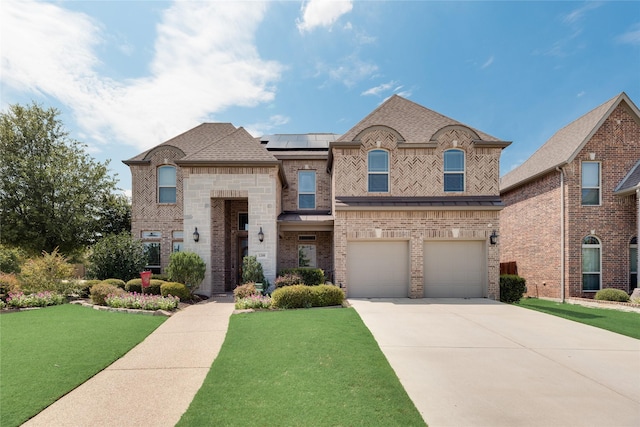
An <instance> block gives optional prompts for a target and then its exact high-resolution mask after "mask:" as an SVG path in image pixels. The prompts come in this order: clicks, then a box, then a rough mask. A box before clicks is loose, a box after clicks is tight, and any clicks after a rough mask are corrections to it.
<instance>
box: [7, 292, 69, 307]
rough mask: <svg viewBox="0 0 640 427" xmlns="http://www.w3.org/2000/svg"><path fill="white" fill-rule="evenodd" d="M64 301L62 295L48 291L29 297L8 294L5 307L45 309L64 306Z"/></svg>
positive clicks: (22, 294)
mask: <svg viewBox="0 0 640 427" xmlns="http://www.w3.org/2000/svg"><path fill="white" fill-rule="evenodd" d="M65 301H66V298H65V297H64V296H63V295H60V294H56V293H54V292H50V291H43V292H38V293H34V294H29V295H27V294H25V293H24V292H16V293H10V294H9V297H8V298H7V302H6V305H7V307H11V308H26V307H47V306H50V305H60V304H64V303H65Z"/></svg>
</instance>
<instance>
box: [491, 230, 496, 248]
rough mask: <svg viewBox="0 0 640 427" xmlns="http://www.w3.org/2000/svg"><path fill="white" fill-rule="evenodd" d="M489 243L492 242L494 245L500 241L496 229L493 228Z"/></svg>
mask: <svg viewBox="0 0 640 427" xmlns="http://www.w3.org/2000/svg"><path fill="white" fill-rule="evenodd" d="M489 243H491V244H492V245H495V244H496V243H498V234H496V230H493V231H492V232H491V236H489Z"/></svg>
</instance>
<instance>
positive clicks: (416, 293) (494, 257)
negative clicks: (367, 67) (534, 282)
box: [125, 96, 509, 298]
mask: <svg viewBox="0 0 640 427" xmlns="http://www.w3.org/2000/svg"><path fill="white" fill-rule="evenodd" d="M508 145H509V142H504V141H500V140H498V139H496V138H494V137H492V136H489V135H487V134H485V133H482V132H479V131H477V130H475V129H472V128H470V127H468V126H465V125H463V124H461V123H459V122H457V121H455V120H452V119H449V118H447V117H445V116H442V115H440V114H438V113H435V112H433V111H431V110H428V109H426V108H424V107H422V106H420V105H418V104H415V103H413V102H411V101H408V100H406V99H404V98H401V97H399V96H393V97H391V98H390V99H388V100H387V101H385V102H384V103H383V104H382V105H380V106H379V107H378V108H377V109H376V110H374V111H373V112H372V113H371V114H369V115H368V116H367V117H366V118H365V119H363V120H362V121H361V122H360V123H358V124H357V125H356V126H355V127H354V128H352V129H351V130H349V131H348V132H347V133H345V134H344V135H342V136H340V135H337V134H303V135H282V134H279V135H267V136H264V137H261V138H258V139H254V138H253V137H251V135H249V134H248V133H247V132H246V131H245V130H244V129H242V128H236V127H235V126H233V125H231V124H229V123H205V124H202V125H200V126H198V127H196V128H194V129H191V130H190V131H187V132H185V133H184V134H182V135H179V136H177V137H175V138H172V139H170V140H169V141H166V142H164V143H162V144H160V145H158V146H156V147H154V148H153V149H151V150H149V151H146V152H144V153H141V154H140V155H138V156H136V157H134V158H132V159H130V160H127V161H125V164H127V165H129V166H130V168H131V171H132V176H133V200H132V204H133V215H132V232H133V234H134V236H136V237H140V238H142V239H143V241H144V242H145V244H146V245H147V246H148V247H149V248H150V249H151V251H150V253H151V254H152V255H153V256H152V257H151V258H150V263H151V264H150V266H149V267H152V268H154V269H156V270H157V271H161V270H162V269H163V268H165V267H166V265H167V263H168V258H169V255H170V253H171V252H172V251H174V250H183V249H185V250H191V251H194V252H196V253H198V254H199V255H200V256H201V257H202V258H203V259H204V260H205V261H206V262H207V265H208V269H207V275H206V277H205V280H204V283H203V284H202V286H201V289H200V290H201V292H203V293H206V294H209V295H210V294H212V293H217V292H224V291H230V290H232V289H233V288H234V287H235V286H236V285H237V284H238V283H239V280H240V279H239V277H240V274H241V271H240V267H241V263H242V261H241V260H242V257H243V256H245V255H255V256H256V257H257V258H258V260H259V261H260V262H261V263H262V265H263V269H264V271H265V276H266V278H267V279H268V280H269V281H270V282H273V281H274V280H275V277H276V273H277V272H278V271H280V270H281V269H283V268H288V267H297V266H317V267H319V268H322V269H323V270H325V272H326V274H327V276H328V277H329V278H330V279H331V280H333V281H334V283H335V284H337V285H340V286H342V287H343V288H345V289H346V291H347V295H348V296H351V297H412V298H421V297H423V296H426V297H489V298H498V296H499V283H498V278H499V276H498V275H499V258H500V256H499V244H497V243H496V238H495V236H496V235H498V234H499V233H500V221H499V212H500V210H501V209H502V208H503V205H502V202H501V200H500V195H499V169H500V168H499V159H500V153H501V151H502V149H503V148H504V147H506V146H508ZM196 228H197V232H198V237H197V239H196V238H195V236H193V234H194V232H195V231H196ZM492 234H493V236H494V237H491V236H492ZM196 240H197V241H196Z"/></svg>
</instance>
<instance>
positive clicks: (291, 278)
mask: <svg viewBox="0 0 640 427" xmlns="http://www.w3.org/2000/svg"><path fill="white" fill-rule="evenodd" d="M303 284H304V281H303V280H302V277H301V276H300V275H299V274H295V273H286V274H284V275H281V276H278V277H277V278H276V283H275V285H276V288H281V287H283V286H292V285H303Z"/></svg>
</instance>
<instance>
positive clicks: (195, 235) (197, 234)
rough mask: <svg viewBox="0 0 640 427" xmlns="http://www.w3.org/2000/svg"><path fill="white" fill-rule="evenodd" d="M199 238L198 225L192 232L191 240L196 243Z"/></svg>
mask: <svg viewBox="0 0 640 427" xmlns="http://www.w3.org/2000/svg"><path fill="white" fill-rule="evenodd" d="M199 240H200V233H198V227H196V231H194V232H193V241H194V242H196V243H198V241H199Z"/></svg>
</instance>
